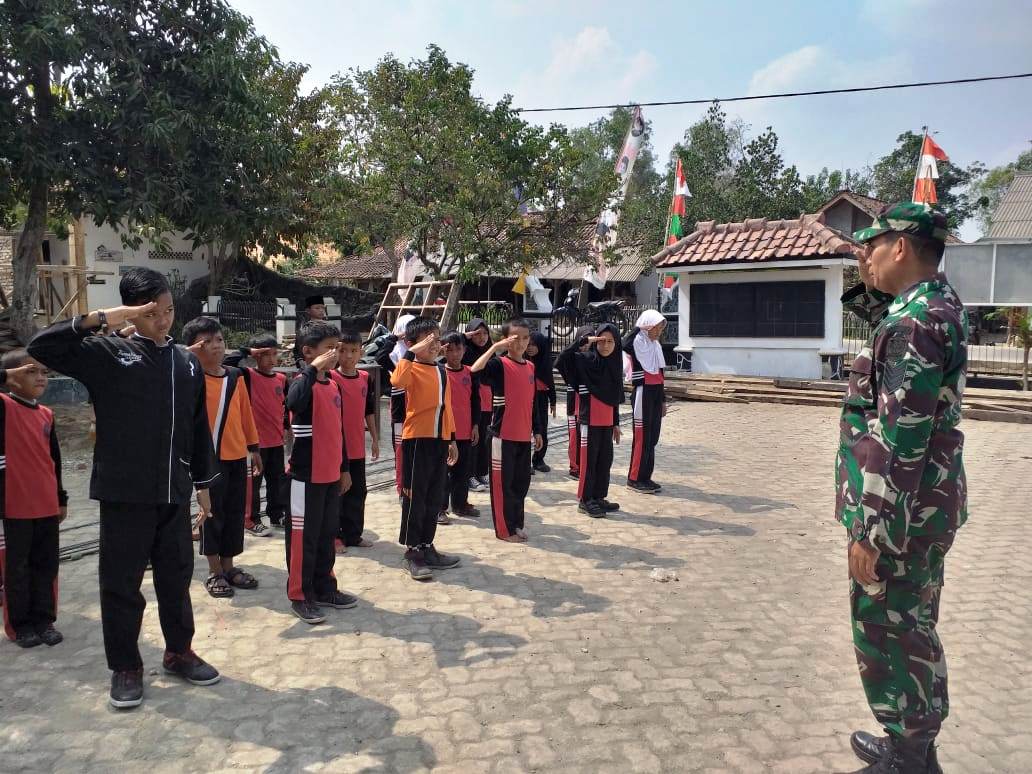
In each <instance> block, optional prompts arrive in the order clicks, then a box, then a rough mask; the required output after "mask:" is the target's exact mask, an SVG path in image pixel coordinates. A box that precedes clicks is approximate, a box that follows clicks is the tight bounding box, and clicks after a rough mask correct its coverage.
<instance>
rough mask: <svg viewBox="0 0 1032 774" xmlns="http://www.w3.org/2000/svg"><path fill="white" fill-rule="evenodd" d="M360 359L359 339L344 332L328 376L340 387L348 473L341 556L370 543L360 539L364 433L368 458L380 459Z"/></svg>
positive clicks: (339, 546)
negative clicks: (348, 550)
mask: <svg viewBox="0 0 1032 774" xmlns="http://www.w3.org/2000/svg"><path fill="white" fill-rule="evenodd" d="M361 359H362V337H361V336H359V335H358V334H357V333H355V332H354V331H344V333H342V334H341V337H340V351H339V356H338V360H337V367H336V368H335V369H334V370H333V371H331V372H330V376H331V377H332V378H333V379H334V381H336V382H337V384H338V385H339V386H340V391H341V393H342V394H343V396H344V440H345V445H346V449H345V452H346V456H347V461H348V472H349V473H351V487H350V488H349V489H348V491H346V492H344V493H343V494H342V495H341V496H340V528H339V529H338V531H337V541H336V545H337V551H338V552H339V553H343V552H345V551H346V550H347V548H348V547H350V546H357V547H359V548H369V547H370V546H372V545H373V542H372V541H371V540H366V539H365V538H364V537H362V531H363V530H364V529H365V501H366V495H367V494H368V488H367V487H366V461H365V455H366V447H365V434H366V431H368V432H369V435H370V437H371V444H370V447H371V451H372V459H373V460H378V459H379V458H380V440H379V436H378V428H377V426H376V402H375V401H376V399H375V394H376V391H375V390H374V389H373V385H372V384H371V382H370V380H369V372H368V371H362V370H359V368H358V361H359V360H361Z"/></svg>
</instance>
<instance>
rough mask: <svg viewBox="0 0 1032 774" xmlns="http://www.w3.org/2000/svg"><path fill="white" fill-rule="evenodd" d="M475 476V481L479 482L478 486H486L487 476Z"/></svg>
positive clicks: (485, 487)
mask: <svg viewBox="0 0 1032 774" xmlns="http://www.w3.org/2000/svg"><path fill="white" fill-rule="evenodd" d="M475 478H476V481H477V482H478V483H479V484H480V486H482V487H484V489H487V488H488V485H487V476H476V477H475Z"/></svg>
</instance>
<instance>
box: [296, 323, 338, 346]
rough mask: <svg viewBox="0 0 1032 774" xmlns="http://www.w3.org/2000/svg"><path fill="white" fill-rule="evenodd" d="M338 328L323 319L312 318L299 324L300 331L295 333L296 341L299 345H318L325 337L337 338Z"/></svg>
mask: <svg viewBox="0 0 1032 774" xmlns="http://www.w3.org/2000/svg"><path fill="white" fill-rule="evenodd" d="M339 338H340V328H338V327H337V326H336V325H334V324H333V323H328V322H326V321H325V320H312V321H311V322H309V323H305V324H304V325H302V326H301V332H300V333H298V334H297V343H298V346H300V347H318V346H319V345H320V344H321V343H322V342H324V341H326V339H339Z"/></svg>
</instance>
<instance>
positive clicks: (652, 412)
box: [627, 384, 663, 482]
mask: <svg viewBox="0 0 1032 774" xmlns="http://www.w3.org/2000/svg"><path fill="white" fill-rule="evenodd" d="M631 408H632V416H633V418H634V427H633V438H632V439H631V468H630V470H629V471H628V473H627V480H628V481H635V482H639V481H651V480H652V472H653V470H654V469H655V467H656V444H657V443H659V433H660V430H661V429H662V427H663V385H662V384H639V385H637V386H635V388H634V393H633V394H632V395H631Z"/></svg>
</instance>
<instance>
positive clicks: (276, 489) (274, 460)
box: [247, 446, 290, 527]
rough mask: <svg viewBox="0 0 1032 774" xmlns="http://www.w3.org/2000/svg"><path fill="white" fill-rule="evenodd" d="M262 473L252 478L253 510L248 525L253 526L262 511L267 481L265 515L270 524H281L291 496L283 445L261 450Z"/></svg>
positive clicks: (249, 514) (248, 516)
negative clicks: (262, 493)
mask: <svg viewBox="0 0 1032 774" xmlns="http://www.w3.org/2000/svg"><path fill="white" fill-rule="evenodd" d="M261 455H262V475H261V476H259V477H258V478H254V479H252V481H253V485H252V489H251V510H250V513H248V515H247V518H248V521H247V526H249V527H250V526H252V525H253V524H254V523H255V522H256V521H258V516H259V514H260V513H261V507H262V500H261V496H260V495H261V486H262V481H263V480H264V481H265V515H266V516H268V517H269V523H270V524H280V523H282V522H283V520H284V519H285V518H286V517H287V511H288V507H287V504H288V503H289V501H290V500H289V497H290V479H289V478H288V477H287V474H286V472H284V467H283V447H282V446H270V447H268V448H267V449H262V450H261Z"/></svg>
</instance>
